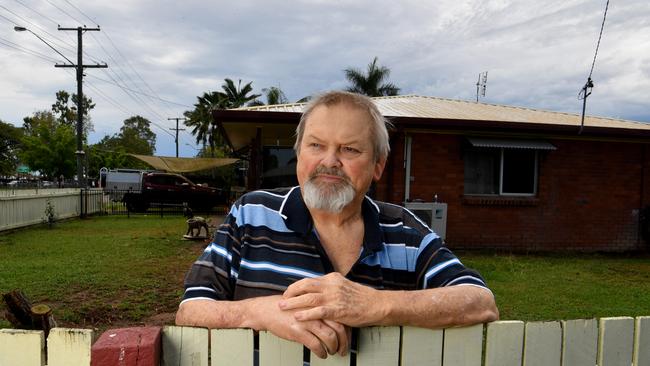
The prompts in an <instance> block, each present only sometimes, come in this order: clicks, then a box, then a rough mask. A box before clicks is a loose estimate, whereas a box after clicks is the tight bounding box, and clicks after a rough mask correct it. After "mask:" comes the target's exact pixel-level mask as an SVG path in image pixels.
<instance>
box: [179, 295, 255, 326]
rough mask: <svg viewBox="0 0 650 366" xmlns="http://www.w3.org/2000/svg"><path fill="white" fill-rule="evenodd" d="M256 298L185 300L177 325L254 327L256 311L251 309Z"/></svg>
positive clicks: (180, 309) (180, 308) (181, 306)
mask: <svg viewBox="0 0 650 366" xmlns="http://www.w3.org/2000/svg"><path fill="white" fill-rule="evenodd" d="M254 301H255V299H247V300H240V301H214V300H203V299H197V300H189V301H185V302H183V303H182V304H181V305H180V307H179V308H178V312H177V313H176V325H184V326H193V327H206V328H252V329H256V330H259V328H260V325H259V324H255V323H256V322H255V321H254V319H255V312H252V311H250V309H251V308H252V306H253V305H254V304H253V302H254Z"/></svg>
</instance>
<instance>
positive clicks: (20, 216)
mask: <svg viewBox="0 0 650 366" xmlns="http://www.w3.org/2000/svg"><path fill="white" fill-rule="evenodd" d="M85 193H92V194H83V195H82V192H81V190H80V189H79V188H61V189H58V188H53V189H19V190H0V231H3V230H10V229H16V228H20V227H24V226H29V225H34V224H39V223H42V222H43V220H44V219H45V207H46V205H47V200H48V199H49V200H50V202H51V204H52V206H53V207H54V211H55V213H56V218H57V219H66V218H70V217H75V216H80V215H81V213H82V211H81V208H83V213H84V214H93V213H96V212H99V211H101V207H102V199H103V196H102V195H101V194H97V193H96V192H94V191H93V190H88V191H85ZM82 197H83V206H82V205H81V204H82Z"/></svg>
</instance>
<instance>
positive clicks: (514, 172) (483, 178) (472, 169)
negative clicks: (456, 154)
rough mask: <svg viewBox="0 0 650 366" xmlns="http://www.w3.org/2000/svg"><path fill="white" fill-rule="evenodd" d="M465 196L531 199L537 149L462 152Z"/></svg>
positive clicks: (533, 188)
mask: <svg viewBox="0 0 650 366" xmlns="http://www.w3.org/2000/svg"><path fill="white" fill-rule="evenodd" d="M464 158H465V191H464V193H465V194H477V195H514V196H533V195H535V194H536V193H537V158H538V152H537V150H531V149H509V148H503V147H501V148H472V149H467V150H466V151H465V155H464Z"/></svg>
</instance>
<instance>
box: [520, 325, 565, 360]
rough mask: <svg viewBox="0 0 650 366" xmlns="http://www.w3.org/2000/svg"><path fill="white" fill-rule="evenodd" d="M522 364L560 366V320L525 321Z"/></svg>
mask: <svg viewBox="0 0 650 366" xmlns="http://www.w3.org/2000/svg"><path fill="white" fill-rule="evenodd" d="M524 339H525V343H524V363H523V365H524V366H560V363H561V362H562V327H561V326H560V322H530V323H526V336H525V337H524Z"/></svg>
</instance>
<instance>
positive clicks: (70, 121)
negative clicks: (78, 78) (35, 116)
mask: <svg viewBox="0 0 650 366" xmlns="http://www.w3.org/2000/svg"><path fill="white" fill-rule="evenodd" d="M77 100H78V98H77V94H72V96H70V93H68V92H67V91H65V90H59V91H58V92H56V102H55V103H54V104H52V113H54V114H55V115H56V117H57V120H58V122H59V123H63V124H66V125H68V126H73V127H75V126H76V125H77ZM70 104H71V105H70ZM93 108H95V104H94V103H93V101H92V99H90V98H88V97H86V96H85V95H84V96H83V109H84V115H83V133H84V141H85V140H86V138H87V136H88V132H90V131H92V130H93V125H92V121H91V119H90V115H89V112H90V111H91V110H92V109H93Z"/></svg>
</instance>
